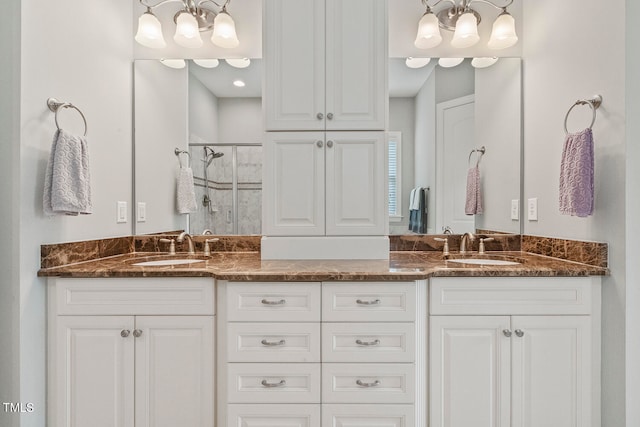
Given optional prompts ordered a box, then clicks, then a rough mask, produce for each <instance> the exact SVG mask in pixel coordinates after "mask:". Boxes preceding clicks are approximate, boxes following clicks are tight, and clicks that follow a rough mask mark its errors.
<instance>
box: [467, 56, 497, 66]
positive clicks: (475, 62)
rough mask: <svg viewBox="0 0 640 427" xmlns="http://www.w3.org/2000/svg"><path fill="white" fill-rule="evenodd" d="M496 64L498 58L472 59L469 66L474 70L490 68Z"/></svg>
mask: <svg viewBox="0 0 640 427" xmlns="http://www.w3.org/2000/svg"><path fill="white" fill-rule="evenodd" d="M496 62H498V58H497V57H495V56H492V57H489V58H473V59H472V60H471V65H472V66H473V67H474V68H487V67H490V66H492V65H493V64H495V63H496Z"/></svg>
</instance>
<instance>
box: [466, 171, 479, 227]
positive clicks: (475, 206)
mask: <svg viewBox="0 0 640 427" xmlns="http://www.w3.org/2000/svg"><path fill="white" fill-rule="evenodd" d="M464 213H465V214H467V215H478V214H481V213H482V194H481V193H480V169H479V168H478V167H477V166H476V167H473V168H470V169H469V171H468V172H467V199H466V202H465V205H464Z"/></svg>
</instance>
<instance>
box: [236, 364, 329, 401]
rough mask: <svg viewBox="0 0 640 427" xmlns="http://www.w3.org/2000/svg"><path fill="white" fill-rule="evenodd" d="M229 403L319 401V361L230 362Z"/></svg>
mask: <svg viewBox="0 0 640 427" xmlns="http://www.w3.org/2000/svg"><path fill="white" fill-rule="evenodd" d="M227 366H228V367H227V373H228V376H227V378H228V379H227V381H228V384H227V398H228V402H229V403H320V364H319V363H229V364H228V365H227Z"/></svg>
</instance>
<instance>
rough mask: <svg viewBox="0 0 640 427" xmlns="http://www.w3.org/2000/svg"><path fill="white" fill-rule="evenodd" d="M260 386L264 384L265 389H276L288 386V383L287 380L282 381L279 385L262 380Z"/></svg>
mask: <svg viewBox="0 0 640 427" xmlns="http://www.w3.org/2000/svg"><path fill="white" fill-rule="evenodd" d="M260 384H262V385H263V387H267V388H274V387H284V385H285V384H287V382H286V381H285V380H280V382H279V383H270V382H268V381H267V380H262V382H261V383H260Z"/></svg>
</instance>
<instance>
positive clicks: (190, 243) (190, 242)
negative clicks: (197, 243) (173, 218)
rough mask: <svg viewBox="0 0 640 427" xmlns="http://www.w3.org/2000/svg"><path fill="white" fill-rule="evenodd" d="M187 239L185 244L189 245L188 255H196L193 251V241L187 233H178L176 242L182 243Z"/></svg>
mask: <svg viewBox="0 0 640 427" xmlns="http://www.w3.org/2000/svg"><path fill="white" fill-rule="evenodd" d="M185 238H186V239H187V243H188V244H189V252H188V254H189V255H194V254H195V253H196V251H195V249H194V248H193V239H192V238H191V234H189V233H187V232H186V231H183V232H182V233H180V235H179V236H178V237H177V238H176V242H178V243H182V242H183V241H184V239H185Z"/></svg>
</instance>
